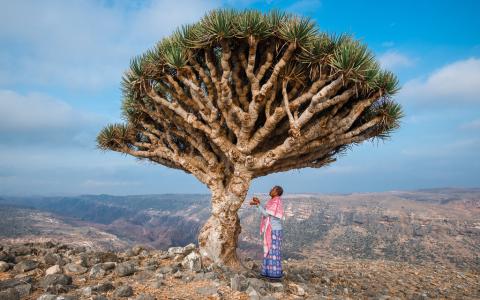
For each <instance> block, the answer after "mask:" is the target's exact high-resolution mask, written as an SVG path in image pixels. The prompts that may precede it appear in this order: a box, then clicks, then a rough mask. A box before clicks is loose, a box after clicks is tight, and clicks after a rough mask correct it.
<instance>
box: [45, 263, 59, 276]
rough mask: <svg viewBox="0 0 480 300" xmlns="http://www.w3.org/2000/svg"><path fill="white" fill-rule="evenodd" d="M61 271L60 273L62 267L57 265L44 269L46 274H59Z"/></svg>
mask: <svg viewBox="0 0 480 300" xmlns="http://www.w3.org/2000/svg"><path fill="white" fill-rule="evenodd" d="M61 273H62V269H61V268H60V266H59V265H54V266H51V267H50V268H48V269H47V270H46V271H45V274H46V275H51V274H61Z"/></svg>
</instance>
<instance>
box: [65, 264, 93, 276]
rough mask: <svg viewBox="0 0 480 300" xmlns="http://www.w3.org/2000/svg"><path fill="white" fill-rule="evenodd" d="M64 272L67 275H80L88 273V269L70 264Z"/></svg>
mask: <svg viewBox="0 0 480 300" xmlns="http://www.w3.org/2000/svg"><path fill="white" fill-rule="evenodd" d="M63 271H64V272H65V274H67V275H78V274H83V273H85V272H87V271H88V269H87V268H85V267H83V266H81V265H78V264H75V263H69V264H66V265H65V266H64V267H63Z"/></svg>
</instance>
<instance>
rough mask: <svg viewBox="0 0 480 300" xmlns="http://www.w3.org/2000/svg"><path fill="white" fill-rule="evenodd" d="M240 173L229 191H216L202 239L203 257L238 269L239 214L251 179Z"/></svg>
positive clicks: (200, 241)
mask: <svg viewBox="0 0 480 300" xmlns="http://www.w3.org/2000/svg"><path fill="white" fill-rule="evenodd" d="M236 174H237V176H235V177H234V178H232V180H231V182H230V183H229V184H228V186H227V187H226V188H212V216H211V217H210V218H209V219H208V220H207V222H206V223H205V225H204V226H203V228H202V229H201V231H200V234H199V236H198V244H199V246H200V252H201V254H202V256H203V257H206V258H208V259H210V260H211V261H213V262H216V263H221V264H225V265H228V266H238V262H239V261H238V257H237V251H236V250H237V242H238V235H239V234H240V231H241V227H240V219H239V217H238V213H237V212H238V210H239V209H240V207H241V206H242V203H243V201H244V199H245V196H246V194H247V192H248V188H249V185H250V180H251V177H249V176H248V174H241V173H239V172H236ZM240 174H241V175H240Z"/></svg>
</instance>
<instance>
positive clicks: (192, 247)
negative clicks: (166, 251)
mask: <svg viewBox="0 0 480 300" xmlns="http://www.w3.org/2000/svg"><path fill="white" fill-rule="evenodd" d="M195 247H196V246H195V244H192V243H191V244H188V245H186V246H185V247H183V254H184V255H188V254H189V253H190V252H192V251H193V250H195Z"/></svg>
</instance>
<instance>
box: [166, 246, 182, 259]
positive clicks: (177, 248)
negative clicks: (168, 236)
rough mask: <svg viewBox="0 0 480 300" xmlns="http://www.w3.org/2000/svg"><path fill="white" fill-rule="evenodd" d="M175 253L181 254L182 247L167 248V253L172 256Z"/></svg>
mask: <svg viewBox="0 0 480 300" xmlns="http://www.w3.org/2000/svg"><path fill="white" fill-rule="evenodd" d="M177 254H183V247H170V248H168V255H169V256H171V257H173V256H175V255H177Z"/></svg>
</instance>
